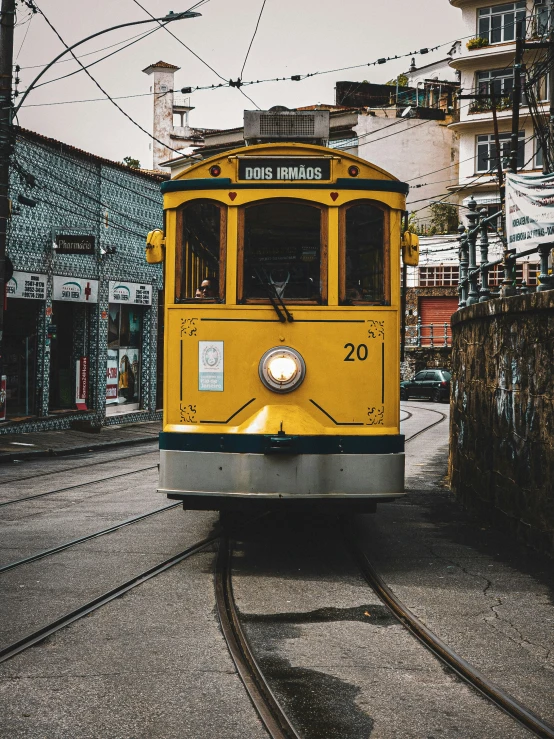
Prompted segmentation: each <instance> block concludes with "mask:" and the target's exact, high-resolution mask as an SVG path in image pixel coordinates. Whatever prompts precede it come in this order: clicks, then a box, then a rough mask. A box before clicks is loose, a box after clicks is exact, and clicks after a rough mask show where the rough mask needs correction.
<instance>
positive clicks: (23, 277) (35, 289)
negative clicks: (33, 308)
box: [6, 272, 46, 300]
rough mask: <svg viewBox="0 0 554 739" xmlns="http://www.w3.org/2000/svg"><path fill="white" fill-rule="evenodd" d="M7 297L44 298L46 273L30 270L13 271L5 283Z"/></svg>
mask: <svg viewBox="0 0 554 739" xmlns="http://www.w3.org/2000/svg"><path fill="white" fill-rule="evenodd" d="M6 294H7V296H8V298H28V299H31V300H46V275H37V274H33V273H32V272H14V273H13V276H12V278H11V280H8V283H7V285H6Z"/></svg>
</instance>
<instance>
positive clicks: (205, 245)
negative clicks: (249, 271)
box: [175, 200, 225, 303]
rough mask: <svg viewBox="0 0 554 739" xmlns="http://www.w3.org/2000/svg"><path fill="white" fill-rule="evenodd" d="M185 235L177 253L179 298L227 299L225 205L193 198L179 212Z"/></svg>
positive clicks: (177, 289)
mask: <svg viewBox="0 0 554 739" xmlns="http://www.w3.org/2000/svg"><path fill="white" fill-rule="evenodd" d="M179 219H180V223H178V226H177V228H178V232H179V233H180V235H181V238H180V242H178V243H177V249H176V254H175V300H176V302H177V303H179V302H183V301H187V300H198V299H201V300H211V301H212V302H223V298H224V287H225V283H224V279H225V270H224V255H225V208H224V207H223V206H222V205H220V204H219V203H214V202H212V201H209V200H193V201H192V202H190V203H188V204H187V205H186V206H185V207H184V208H183V209H182V210H181V211H180V212H179Z"/></svg>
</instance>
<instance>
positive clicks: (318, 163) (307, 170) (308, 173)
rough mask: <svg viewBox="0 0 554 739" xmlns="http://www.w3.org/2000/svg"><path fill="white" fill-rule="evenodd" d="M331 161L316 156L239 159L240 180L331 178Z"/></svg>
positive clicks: (311, 179) (314, 179) (316, 179)
mask: <svg viewBox="0 0 554 739" xmlns="http://www.w3.org/2000/svg"><path fill="white" fill-rule="evenodd" d="M330 178H331V162H330V160H329V159H316V158H315V157H309V158H307V157H304V158H303V159H302V158H299V157H291V158H285V157H283V158H281V157H278V158H275V159H272V158H264V159H261V158H256V159H255V158H254V157H248V158H244V159H239V180H288V181H291V180H292V181H306V180H308V181H312V182H314V181H315V182H318V181H319V180H329V179H330Z"/></svg>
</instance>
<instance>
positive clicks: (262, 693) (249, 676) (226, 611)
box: [215, 536, 300, 739]
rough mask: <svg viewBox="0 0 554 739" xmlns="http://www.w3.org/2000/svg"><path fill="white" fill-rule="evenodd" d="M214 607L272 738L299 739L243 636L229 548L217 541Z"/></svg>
mask: <svg viewBox="0 0 554 739" xmlns="http://www.w3.org/2000/svg"><path fill="white" fill-rule="evenodd" d="M215 594H216V605H217V612H218V616H219V622H220V624H221V629H222V631H223V636H224V637H225V641H226V642H227V646H228V648H229V652H230V654H231V657H232V659H233V662H234V663H235V666H236V668H237V672H238V674H239V676H240V679H241V680H242V682H243V684H244V687H245V688H246V691H247V693H248V695H249V697H250V700H251V701H252V704H253V706H254V708H255V709H256V711H257V712H258V715H259V717H260V719H261V720H262V722H263V724H264V726H265V728H266V730H267V732H268V733H269V735H270V737H271V739H300V735H299V734H298V733H297V732H296V730H295V728H294V726H293V725H292V723H291V722H290V720H289V719H288V718H287V716H286V714H285V713H284V711H283V709H282V708H281V706H280V705H279V703H278V701H277V699H276V698H275V696H274V695H273V692H272V691H271V688H270V687H269V685H268V684H267V682H266V680H265V678H264V676H263V674H262V671H261V670H260V668H259V666H258V664H257V662H256V659H255V658H254V655H253V654H252V650H251V649H250V645H249V644H248V641H247V639H246V635H245V634H244V632H243V630H242V627H241V624H240V619H239V616H238V612H237V608H236V605H235V601H234V597H233V585H232V582H231V545H230V541H229V539H228V537H227V536H226V537H225V538H223V539H222V540H221V541H220V544H219V554H218V557H217V561H216V576H215Z"/></svg>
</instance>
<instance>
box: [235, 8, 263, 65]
mask: <svg viewBox="0 0 554 739" xmlns="http://www.w3.org/2000/svg"><path fill="white" fill-rule="evenodd" d="M265 4H266V0H263V3H262V8H261V10H260V14H259V16H258V20H257V21H256V28H255V29H254V33H253V34H252V38H251V39H250V44H249V45H248V51H247V52H246V56H245V57H244V62H243V65H242V69H241V70H240V75H239V78H242V74H243V72H244V68H245V67H246V61H247V59H248V55H249V54H250V49H251V48H252V44H253V43H254V39H255V38H256V33H257V32H258V26H259V25H260V20H261V18H262V13H263V12H264V8H265Z"/></svg>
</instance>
